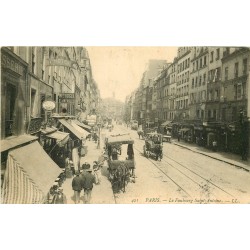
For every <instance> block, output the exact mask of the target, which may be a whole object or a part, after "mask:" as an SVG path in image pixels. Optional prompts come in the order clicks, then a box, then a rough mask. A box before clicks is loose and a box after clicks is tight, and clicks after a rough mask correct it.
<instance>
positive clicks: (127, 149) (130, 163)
mask: <svg viewBox="0 0 250 250" xmlns="http://www.w3.org/2000/svg"><path fill="white" fill-rule="evenodd" d="M133 144H134V140H133V139H132V138H131V137H130V135H129V134H122V135H121V134H118V135H110V136H109V137H107V138H106V139H105V150H106V154H107V155H108V171H109V180H110V181H111V184H112V188H113V191H114V193H119V192H120V191H123V192H125V188H126V185H127V184H128V182H135V159H134V150H133Z"/></svg>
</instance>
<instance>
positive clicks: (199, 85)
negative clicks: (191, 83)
mask: <svg viewBox="0 0 250 250" xmlns="http://www.w3.org/2000/svg"><path fill="white" fill-rule="evenodd" d="M201 80H202V77H201V76H200V80H199V86H201Z"/></svg>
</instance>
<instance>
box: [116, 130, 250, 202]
mask: <svg viewBox="0 0 250 250" xmlns="http://www.w3.org/2000/svg"><path fill="white" fill-rule="evenodd" d="M119 133H120V134H124V133H130V134H131V136H132V137H133V138H134V140H135V144H134V152H135V160H136V172H135V173H136V182H135V183H129V184H128V185H127V187H126V192H125V193H123V192H121V193H119V194H116V195H115V198H116V203H122V204H124V203H140V204H141V203H145V204H147V203H149V204H152V203H221V204H225V203H249V202H250V199H249V197H250V187H249V185H248V183H249V181H250V175H249V172H247V171H244V170H243V169H239V168H236V167H235V166H232V165H231V164H227V163H225V162H222V161H219V160H216V159H212V158H210V157H208V156H205V155H203V154H199V153H196V152H192V151H190V150H188V149H186V148H182V147H179V146H178V145H175V144H174V143H173V142H172V143H167V142H164V146H163V154H164V155H163V159H162V160H161V161H155V160H154V159H147V158H146V157H145V156H143V154H142V152H143V145H144V140H142V139H139V137H138V135H137V132H136V131H135V130H131V129H130V128H126V127H124V126H120V125H117V126H116V127H115V128H114V130H113V131H112V134H119ZM215 154H216V153H215ZM225 160H226V159H225Z"/></svg>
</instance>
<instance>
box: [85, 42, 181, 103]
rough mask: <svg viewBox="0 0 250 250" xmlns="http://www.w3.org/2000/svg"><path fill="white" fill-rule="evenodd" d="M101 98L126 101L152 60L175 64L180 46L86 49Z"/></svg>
mask: <svg viewBox="0 0 250 250" xmlns="http://www.w3.org/2000/svg"><path fill="white" fill-rule="evenodd" d="M86 48H87V50H88V52H89V57H90V61H91V66H92V72H93V77H94V79H95V81H96V82H97V84H98V86H99V89H100V92H101V98H106V97H112V93H113V92H115V97H116V99H118V100H121V101H124V100H125V97H126V96H127V95H129V94H130V93H131V92H132V91H133V90H135V89H136V88H137V87H138V86H139V83H140V80H141V77H142V74H143V72H144V71H145V68H146V64H147V63H148V61H149V60H150V59H165V60H167V62H172V60H173V59H174V57H175V56H176V55H177V47H86Z"/></svg>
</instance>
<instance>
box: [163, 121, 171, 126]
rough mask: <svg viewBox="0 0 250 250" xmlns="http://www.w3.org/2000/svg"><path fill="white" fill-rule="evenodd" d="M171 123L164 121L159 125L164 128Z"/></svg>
mask: <svg viewBox="0 0 250 250" xmlns="http://www.w3.org/2000/svg"><path fill="white" fill-rule="evenodd" d="M171 122H172V121H165V122H163V123H162V124H161V127H165V126H167V125H169V124H170V123H171Z"/></svg>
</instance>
